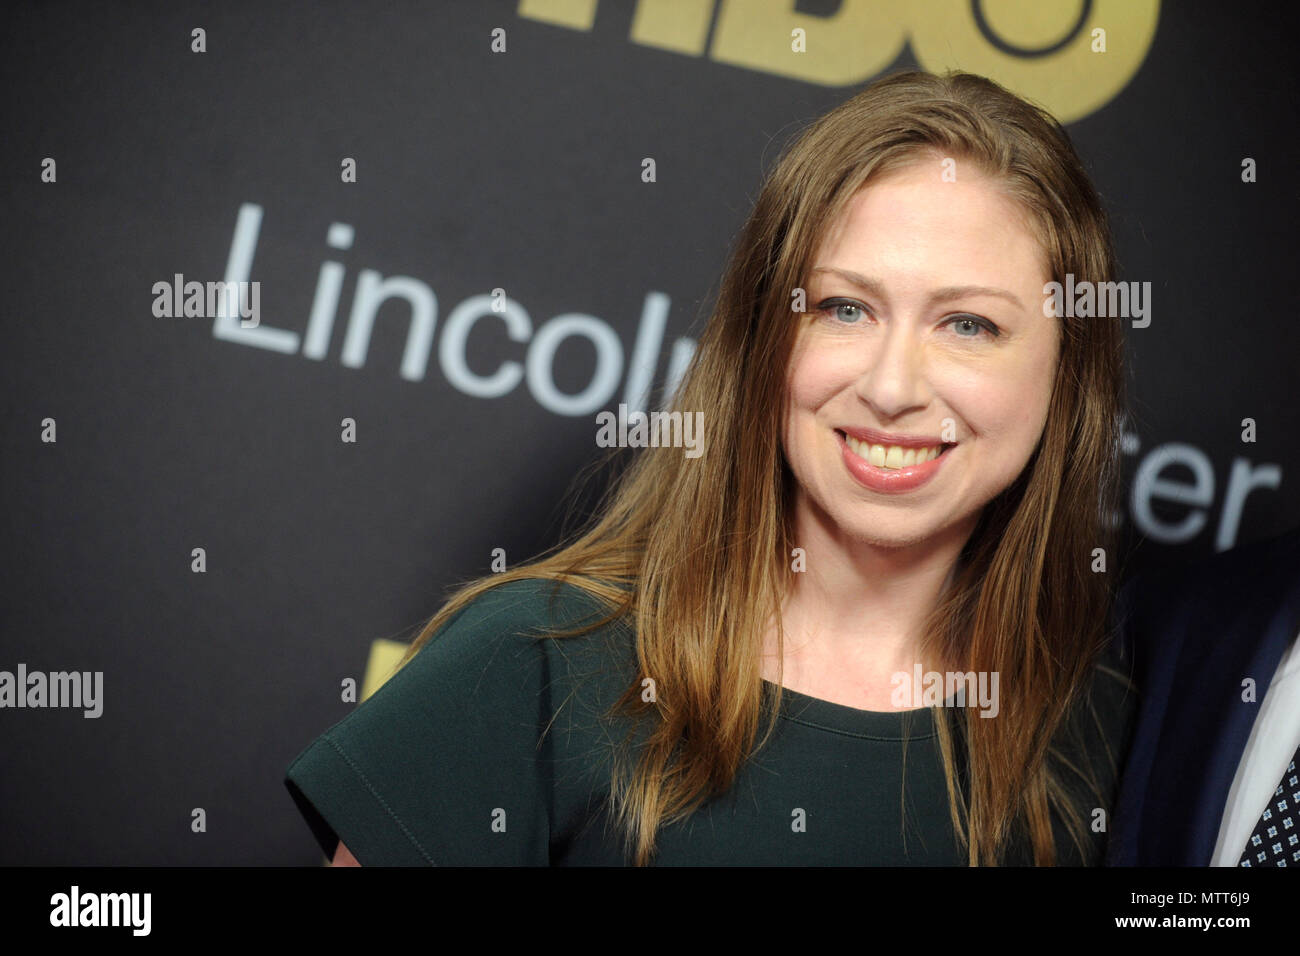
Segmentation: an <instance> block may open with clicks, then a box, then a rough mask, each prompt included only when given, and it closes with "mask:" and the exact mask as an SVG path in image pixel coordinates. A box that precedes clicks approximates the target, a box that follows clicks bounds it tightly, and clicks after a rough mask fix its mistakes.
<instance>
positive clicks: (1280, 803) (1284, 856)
mask: <svg viewBox="0 0 1300 956" xmlns="http://www.w3.org/2000/svg"><path fill="white" fill-rule="evenodd" d="M1297 761H1300V750H1297V751H1296V753H1295V756H1294V757H1292V758H1291V763H1290V764H1288V765H1287V768H1286V771H1285V772H1283V774H1282V782H1281V783H1279V784H1278V785H1277V789H1276V790H1274V791H1273V796H1272V797H1271V798H1270V799H1269V802H1268V806H1267V807H1265V808H1264V812H1263V814H1262V815H1261V816H1260V818H1259V823H1257V824H1255V832H1254V833H1252V834H1251V835H1250V841H1249V842H1248V843H1247V844H1246V852H1245V853H1243V854H1242V855H1241V862H1240V863H1238V864H1237V865H1238V866H1300V772H1298V771H1297V770H1296V768H1295V765H1296V763H1297Z"/></svg>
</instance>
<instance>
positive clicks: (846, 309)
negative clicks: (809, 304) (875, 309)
mask: <svg viewBox="0 0 1300 956" xmlns="http://www.w3.org/2000/svg"><path fill="white" fill-rule="evenodd" d="M817 311H818V312H824V313H826V314H828V315H829V316H830V317H831V318H832V319H837V320H839V321H840V322H842V323H844V324H845V325H853V324H854V323H856V322H857V321H858V320H859V319H861V318H862V317H863V316H864V315H866V312H867V310H866V309H865V308H864V307H863V306H861V305H859V304H858V303H856V302H850V301H849V300H848V299H827V300H826V301H825V302H823V303H822V304H821V305H819V306H818V307H817Z"/></svg>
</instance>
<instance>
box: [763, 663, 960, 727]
mask: <svg viewBox="0 0 1300 956" xmlns="http://www.w3.org/2000/svg"><path fill="white" fill-rule="evenodd" d="M763 685H764V689H765V690H767V691H768V692H769V693H773V692H775V691H776V690H780V692H781V713H780V715H781V716H782V717H784V718H786V719H787V720H793V721H796V722H797V723H801V724H807V725H810V726H813V727H819V728H821V729H823V730H830V731H834V732H835V733H840V734H848V735H850V736H853V737H871V738H874V739H877V740H904V739H906V740H918V739H923V738H926V737H933V736H934V735H935V733H936V731H935V726H934V715H933V714H932V713H931V712H930V711H931V708H929V707H920V708H917V709H914V710H894V711H883V710H860V709H858V708H857V707H850V706H849V705H848V704H837V703H835V702H833V701H829V700H823V699H822V698H820V697H811V696H809V695H808V694H803V693H800V692H799V691H797V690H791V689H790V688H789V687H783V686H781V685H779V684H776V683H774V682H772V681H770V680H768V679H767V678H763ZM946 703H948V704H952V703H954V701H953V700H951V699H950V700H949V701H947V702H946Z"/></svg>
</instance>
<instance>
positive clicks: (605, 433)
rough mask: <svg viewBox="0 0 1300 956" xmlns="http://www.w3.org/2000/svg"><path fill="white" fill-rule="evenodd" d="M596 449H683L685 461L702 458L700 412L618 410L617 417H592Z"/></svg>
mask: <svg viewBox="0 0 1300 956" xmlns="http://www.w3.org/2000/svg"><path fill="white" fill-rule="evenodd" d="M596 424H597V425H599V426H600V427H599V428H598V429H597V431H596V445H597V446H598V447H600V448H685V449H686V457H687V458H699V457H700V455H702V454H704V449H703V448H702V447H700V443H701V442H702V441H703V440H704V413H703V412H648V413H647V412H641V411H632V412H629V411H628V410H627V405H625V404H620V405H619V406H618V415H615V414H614V413H613V412H610V411H604V412H600V413H599V414H597V415H596Z"/></svg>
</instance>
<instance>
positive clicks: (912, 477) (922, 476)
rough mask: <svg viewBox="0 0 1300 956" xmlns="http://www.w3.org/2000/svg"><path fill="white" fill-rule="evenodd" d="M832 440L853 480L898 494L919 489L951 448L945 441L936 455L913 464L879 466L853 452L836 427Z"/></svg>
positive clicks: (881, 490)
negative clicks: (928, 459)
mask: <svg viewBox="0 0 1300 956" xmlns="http://www.w3.org/2000/svg"><path fill="white" fill-rule="evenodd" d="M835 440H836V441H837V442H839V443H840V455H841V458H842V459H843V461H844V467H845V468H846V469H847V470H848V472H849V474H850V475H851V476H852V477H853V480H854V481H856V482H857V483H858V484H860V485H862V486H863V487H865V488H869V489H871V490H872V491H878V492H881V493H883V494H900V493H902V492H907V491H913V490H915V489H917V488H920V487H921V486H922V485H924V484H926V483H927V482H928V481H930V480H931V479H933V478H934V476H935V475H936V474H938V473H939V469H940V468H941V467H943V463H944V461H945V460H946V459H947V457H948V451H949V450H950V449H952V448H953V447H955V446H954V445H953V444H951V443H949V444H945V445H944V446H943V448H942V450H941V451H940V453H939V456H938V457H937V458H933V459H931V460H930V461H925V462H921V463H920V464H917V465H907V466H905V467H902V468H883V467H877V466H876V465H873V464H871V462H869V461H867V460H866V459H865V458H862V457H861V456H860V455H858V454H857V453H856V452H855V451H853V449H852V448H850V447H849V445H848V442H847V441H845V438H844V433H843V432H841V431H840V430H839V429H836V430H835Z"/></svg>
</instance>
